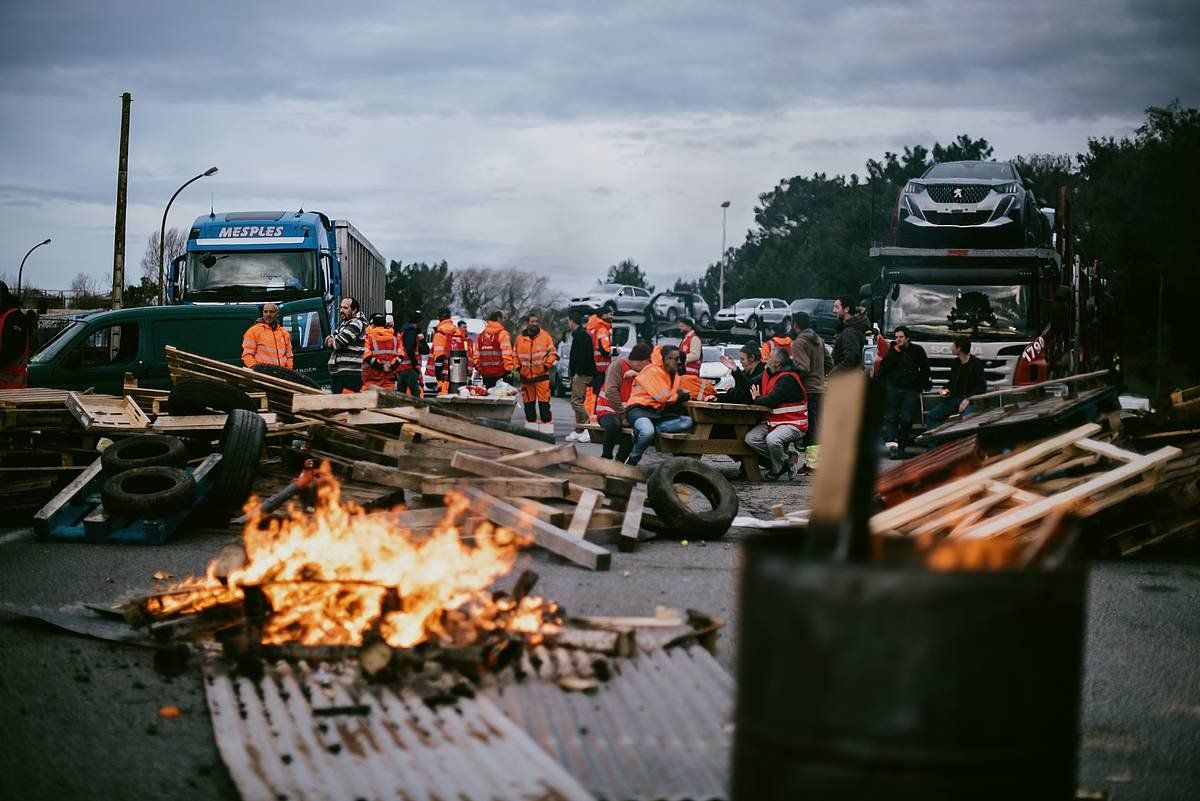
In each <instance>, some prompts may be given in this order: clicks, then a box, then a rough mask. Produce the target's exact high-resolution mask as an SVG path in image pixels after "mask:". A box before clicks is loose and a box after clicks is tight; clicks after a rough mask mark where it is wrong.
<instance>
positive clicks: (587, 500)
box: [567, 490, 604, 538]
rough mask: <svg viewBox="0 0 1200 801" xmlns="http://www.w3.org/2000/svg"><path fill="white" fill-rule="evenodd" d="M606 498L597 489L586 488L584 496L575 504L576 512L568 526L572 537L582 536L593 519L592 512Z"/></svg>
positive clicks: (568, 531)
mask: <svg viewBox="0 0 1200 801" xmlns="http://www.w3.org/2000/svg"><path fill="white" fill-rule="evenodd" d="M603 500H604V496H603V495H602V494H600V493H599V492H597V491H596V490H585V491H584V493H583V497H582V498H580V499H579V503H578V504H576V505H575V514H574V515H572V516H571V523H570V525H568V526H567V533H568V534H570V535H571V536H572V537H579V538H582V537H583V535H584V532H586V531H587V528H588V523H589V522H590V521H591V519H592V512H593V511H595V509H596V507H597V506H599V505H600V502H601V501H603Z"/></svg>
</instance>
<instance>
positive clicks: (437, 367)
mask: <svg viewBox="0 0 1200 801" xmlns="http://www.w3.org/2000/svg"><path fill="white" fill-rule="evenodd" d="M459 336H460V334H459V330H458V326H456V325H455V324H454V321H453V320H451V319H450V309H448V308H444V307H443V308H441V309H439V310H438V324H437V327H436V328H434V329H433V344H432V347H431V348H430V350H429V364H430V365H431V366H432V367H433V375H434V378H435V379H436V380H437V382H438V393H439V394H445V393H447V392H449V391H450V344H451V340H457V339H458V338H459ZM427 372H428V371H427Z"/></svg>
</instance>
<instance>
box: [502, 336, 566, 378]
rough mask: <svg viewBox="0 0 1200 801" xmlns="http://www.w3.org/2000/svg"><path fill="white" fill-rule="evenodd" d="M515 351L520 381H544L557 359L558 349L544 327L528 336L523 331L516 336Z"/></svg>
mask: <svg viewBox="0 0 1200 801" xmlns="http://www.w3.org/2000/svg"><path fill="white" fill-rule="evenodd" d="M513 349H514V350H515V351H516V357H517V370H518V372H519V373H520V374H521V380H522V381H545V380H546V379H547V378H548V377H549V375H550V368H551V367H552V366H553V365H554V363H555V362H556V361H558V351H557V350H556V349H555V347H554V340H553V339H551V338H550V335H549V334H547V333H546V330H545V329H542V330H541V331H538V332H537V336H535V337H530V336H528V335H526V334H525V332H524V331H522V332H521V335H520V336H518V337H517V344H516V345H515V346H514V348H513Z"/></svg>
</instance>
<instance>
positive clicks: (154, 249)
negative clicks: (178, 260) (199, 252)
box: [141, 228, 187, 287]
mask: <svg viewBox="0 0 1200 801" xmlns="http://www.w3.org/2000/svg"><path fill="white" fill-rule="evenodd" d="M166 243H167V245H166V248H164V250H163V259H164V264H163V272H164V274H165V273H166V270H167V267H168V265H170V263H171V262H172V261H173V260H174V259H175V257H176V256H180V255H182V254H183V252H184V250H186V249H187V237H186V236H184V234H183V231H181V230H179V229H178V228H168V229H167V236H166ZM141 266H142V276H143V277H145V278H146V279H147V280H149V281H150V283H152V284H154V285H155V286H156V287H157V286H158V231H154V232H153V233H151V234H150V238H149V239H148V240H147V241H146V252H145V253H143V254H142V262H141Z"/></svg>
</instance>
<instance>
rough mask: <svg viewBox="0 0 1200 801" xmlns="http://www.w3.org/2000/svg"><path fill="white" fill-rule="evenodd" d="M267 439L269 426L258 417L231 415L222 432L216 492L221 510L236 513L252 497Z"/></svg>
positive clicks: (241, 413) (235, 412)
mask: <svg viewBox="0 0 1200 801" xmlns="http://www.w3.org/2000/svg"><path fill="white" fill-rule="evenodd" d="M266 438H267V424H266V423H264V422H263V419H262V418H261V417H259V416H258V415H257V414H256V413H254V412H248V411H246V410H244V409H235V410H233V411H232V412H230V413H229V418H228V419H227V420H226V421H225V428H224V429H223V430H222V431H221V463H220V464H219V465H217V470H216V479H215V480H214V482H213V489H212V499H213V501H214V502H215V503H216V504H217V505H218V506H220V507H222V508H225V509H236V508H238V507H240V506H241V505H242V504H243V503H245V502H246V498H248V497H250V489H251V488H252V487H253V486H254V476H255V473H257V472H258V463H259V457H260V455H261V454H262V449H263V443H264V442H265V441H266Z"/></svg>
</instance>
